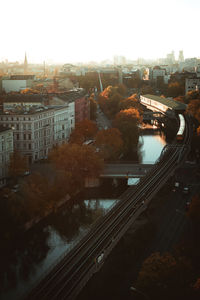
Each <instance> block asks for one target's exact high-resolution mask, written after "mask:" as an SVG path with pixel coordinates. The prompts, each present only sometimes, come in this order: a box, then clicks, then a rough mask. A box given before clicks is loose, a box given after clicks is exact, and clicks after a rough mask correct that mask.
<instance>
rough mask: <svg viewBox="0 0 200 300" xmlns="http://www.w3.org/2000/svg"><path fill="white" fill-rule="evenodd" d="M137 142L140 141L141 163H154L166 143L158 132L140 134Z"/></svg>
mask: <svg viewBox="0 0 200 300" xmlns="http://www.w3.org/2000/svg"><path fill="white" fill-rule="evenodd" d="M139 142H140V143H142V147H141V149H140V151H141V158H142V160H141V162H142V163H143V164H148V163H149V164H153V163H155V161H156V160H157V159H158V157H159V156H160V154H161V152H162V149H163V147H164V146H165V145H166V141H165V139H164V137H163V136H162V135H159V134H155V135H153V136H152V135H143V136H140V139H139Z"/></svg>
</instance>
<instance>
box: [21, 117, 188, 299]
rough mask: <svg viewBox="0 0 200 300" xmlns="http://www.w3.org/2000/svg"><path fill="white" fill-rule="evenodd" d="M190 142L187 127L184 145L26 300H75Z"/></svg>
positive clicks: (169, 151)
mask: <svg viewBox="0 0 200 300" xmlns="http://www.w3.org/2000/svg"><path fill="white" fill-rule="evenodd" d="M187 122H188V121H187ZM187 124H188V123H187ZM190 139H191V134H190V126H186V128H185V136H184V140H183V143H182V144H181V145H180V144H174V145H173V147H172V146H171V147H168V149H167V150H166V151H165V153H164V155H163V157H162V159H161V160H160V161H159V162H158V163H157V164H156V165H155V166H154V167H153V168H152V169H151V170H150V171H149V172H148V173H147V175H146V176H145V177H143V178H142V180H141V181H140V183H139V184H138V185H137V186H136V188H133V187H130V188H128V189H127V190H126V191H125V192H124V193H123V194H122V195H121V196H120V201H119V202H118V203H117V204H116V206H115V207H114V208H113V209H112V210H110V211H109V212H108V213H107V214H106V215H105V216H104V217H103V218H102V219H101V220H98V222H96V224H95V225H94V226H92V229H91V231H90V232H89V233H88V234H87V235H86V236H85V237H84V238H83V239H82V240H81V241H80V242H79V243H78V244H77V245H76V246H75V248H74V249H73V250H72V251H71V252H69V253H68V254H67V255H66V256H65V257H64V258H63V259H62V260H61V261H60V262H59V263H58V264H57V265H56V266H55V267H54V268H53V269H52V270H51V271H50V272H49V274H48V275H47V276H46V277H45V278H44V279H43V280H42V281H41V282H40V283H39V284H38V285H37V286H36V287H35V288H34V289H33V290H32V291H31V292H30V293H29V294H28V295H27V296H26V297H25V298H24V299H30V300H31V299H40V300H42V299H52V300H53V299H74V298H75V297H76V296H77V294H78V293H79V292H80V290H81V289H82V287H83V286H84V285H85V283H86V282H87V281H88V280H89V278H90V277H91V276H92V275H93V274H94V272H96V271H97V270H98V269H99V268H100V267H101V266H102V264H103V261H104V260H105V258H106V257H107V256H108V254H109V253H110V252H111V250H112V249H113V247H114V246H115V245H116V244H117V242H118V241H119V239H120V238H121V236H122V235H123V234H124V233H125V231H126V230H127V229H128V228H129V226H130V225H131V224H132V223H133V222H134V220H136V219H137V217H138V216H139V215H140V214H141V213H142V212H143V211H144V210H145V208H146V207H147V206H148V203H149V202H150V201H151V199H152V198H153V196H154V195H155V194H156V193H157V191H158V190H159V189H160V187H161V186H162V185H163V184H164V183H165V182H166V181H167V179H168V178H169V177H170V176H171V175H172V174H173V172H174V170H175V169H176V168H177V167H178V166H179V165H180V164H181V163H182V161H184V159H185V158H186V155H187V153H188V151H189V144H190ZM100 258H101V260H100Z"/></svg>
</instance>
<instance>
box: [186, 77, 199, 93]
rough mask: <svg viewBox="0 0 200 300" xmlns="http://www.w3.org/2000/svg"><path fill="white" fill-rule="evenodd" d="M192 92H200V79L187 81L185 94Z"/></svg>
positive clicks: (187, 79)
mask: <svg viewBox="0 0 200 300" xmlns="http://www.w3.org/2000/svg"><path fill="white" fill-rule="evenodd" d="M190 91H200V78H186V79H185V94H186V95H187V93H188V92H190Z"/></svg>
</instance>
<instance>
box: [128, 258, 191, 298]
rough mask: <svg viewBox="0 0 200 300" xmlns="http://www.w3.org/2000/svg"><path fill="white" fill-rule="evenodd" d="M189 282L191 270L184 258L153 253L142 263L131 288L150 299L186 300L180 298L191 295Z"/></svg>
mask: <svg viewBox="0 0 200 300" xmlns="http://www.w3.org/2000/svg"><path fill="white" fill-rule="evenodd" d="M191 282H192V268H191V265H190V262H189V261H188V260H187V259H186V258H184V257H175V256H173V255H172V254H170V253H165V254H163V255H161V254H160V253H153V254H152V255H151V256H149V257H148V258H147V259H146V260H145V261H144V262H143V265H142V267H141V270H140V272H139V275H138V278H137V280H136V282H135V283H134V284H133V286H135V287H136V289H138V290H141V291H143V292H145V294H147V295H148V296H149V298H150V299H163V300H164V299H166V300H168V299H186V298H182V297H184V296H186V295H189V294H190V293H191V290H192V289H191V287H190V285H191ZM187 299H188V298H187Z"/></svg>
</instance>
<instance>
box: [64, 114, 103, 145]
mask: <svg viewBox="0 0 200 300" xmlns="http://www.w3.org/2000/svg"><path fill="white" fill-rule="evenodd" d="M97 130H98V129H97V125H96V123H95V122H93V121H90V120H86V119H85V120H83V121H81V122H78V123H77V124H76V126H75V129H74V130H73V131H72V133H71V135H70V139H69V141H70V143H78V144H82V143H83V142H85V141H87V140H88V139H93V138H94V136H95V134H96V133H97Z"/></svg>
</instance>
